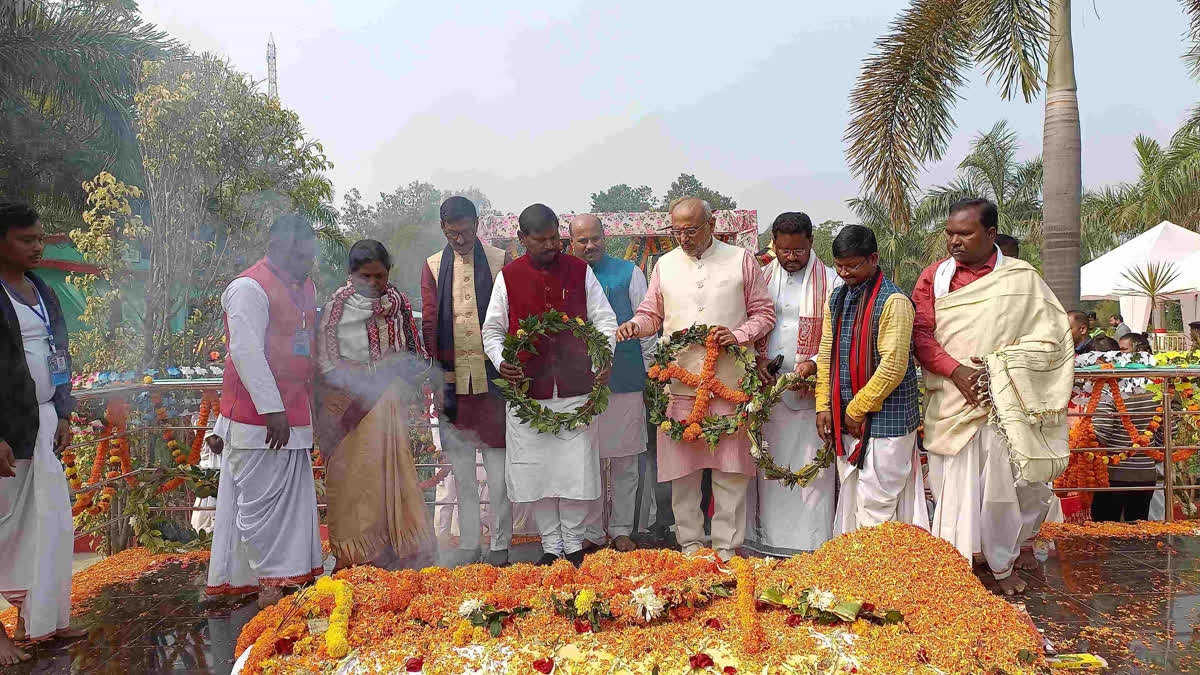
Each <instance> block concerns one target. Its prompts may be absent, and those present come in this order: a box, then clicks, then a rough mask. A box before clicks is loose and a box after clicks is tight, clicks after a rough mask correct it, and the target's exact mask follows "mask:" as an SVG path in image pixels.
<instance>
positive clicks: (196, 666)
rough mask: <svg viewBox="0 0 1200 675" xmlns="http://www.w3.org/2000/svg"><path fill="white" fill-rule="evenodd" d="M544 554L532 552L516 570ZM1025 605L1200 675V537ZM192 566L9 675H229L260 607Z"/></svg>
mask: <svg viewBox="0 0 1200 675" xmlns="http://www.w3.org/2000/svg"><path fill="white" fill-rule="evenodd" d="M539 554H540V550H539V549H538V547H537V545H536V544H525V545H522V546H520V547H518V550H516V551H514V555H513V558H514V560H522V561H532V560H534V559H536V558H537V557H538V555H539ZM1023 576H1024V577H1025V578H1026V579H1027V580H1028V582H1029V590H1028V591H1027V592H1026V593H1025V595H1024V596H1023V598H1022V599H1021V600H1022V601H1023V602H1024V604H1025V607H1026V609H1027V610H1028V612H1029V614H1030V616H1031V617H1032V618H1033V621H1034V623H1035V624H1036V625H1037V626H1038V628H1040V629H1042V630H1043V631H1044V632H1045V634H1046V636H1047V638H1048V639H1049V640H1050V641H1051V642H1052V643H1053V646H1054V648H1055V649H1057V650H1058V652H1059V653H1080V652H1090V653H1093V654H1097V655H1100V656H1103V657H1104V658H1105V659H1107V660H1108V662H1109V664H1110V669H1109V670H1108V672H1110V673H1112V672H1115V673H1200V640H1197V639H1196V637H1195V633H1194V630H1195V627H1196V624H1198V623H1200V538H1195V537H1160V538H1157V539H1147V540H1118V539H1108V540H1087V541H1083V540H1073V541H1060V542H1058V543H1057V544H1056V546H1055V549H1054V550H1053V551H1051V552H1050V553H1049V557H1048V558H1047V559H1046V560H1045V561H1044V562H1043V563H1041V566H1040V567H1039V569H1037V570H1035V571H1033V572H1030V573H1025V574H1023ZM203 584H204V579H203V575H202V574H198V573H197V570H196V568H195V567H193V568H191V569H188V570H183V569H180V568H179V567H178V566H170V567H167V568H165V569H163V570H161V571H159V572H157V573H156V574H154V575H152V576H150V577H146V578H143V579H141V580H139V581H138V582H136V583H134V584H132V585H130V586H124V587H121V588H115V589H110V590H108V591H106V592H105V593H104V594H102V595H101V596H100V597H98V598H97V599H96V600H95V601H94V603H93V604H92V606H91V608H90V609H89V611H88V612H87V613H86V614H85V615H84V616H82V617H81V618H80V624H81V626H82V627H85V628H87V629H89V634H88V636H87V637H86V638H84V639H81V640H76V641H74V642H71V643H65V644H53V643H52V644H48V645H45V646H41V647H39V648H38V649H37V650H36V653H35V660H34V661H33V662H31V663H29V664H25V665H22V666H18V667H13V668H9V669H4V673H5V675H7V674H8V673H10V672H11V673H21V674H23V675H24V674H26V673H87V674H91V673H105V674H108V673H111V674H120V675H140V674H142V673H222V674H223V673H229V672H230V670H231V669H232V666H233V648H234V644H235V642H236V641H237V636H238V633H239V632H240V631H241V628H242V626H243V625H244V624H245V623H246V622H247V621H249V620H250V618H251V617H253V616H254V614H255V613H256V611H257V609H256V607H255V606H254V604H253V603H249V604H247V603H246V602H244V601H242V602H235V601H230V600H221V601H218V602H217V603H216V604H208V603H206V602H205V601H204V586H203Z"/></svg>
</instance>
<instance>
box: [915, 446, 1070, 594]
mask: <svg viewBox="0 0 1200 675" xmlns="http://www.w3.org/2000/svg"><path fill="white" fill-rule="evenodd" d="M929 482H930V486H931V487H932V488H933V497H934V499H935V500H936V501H937V508H936V510H935V511H934V515H933V528H932V530H931V531H932V533H933V535H934V536H936V537H940V538H942V539H945V540H946V541H948V542H950V543H951V544H953V545H954V547H955V548H957V549H958V552H959V553H961V554H962V555H963V557H965V558H966V559H967V560H972V559H973V558H974V554H976V553H981V554H983V557H984V559H985V560H987V564H988V568H990V569H991V571H992V574H993V575H995V577H996V578H997V579H1003V578H1005V577H1007V576H1009V575H1010V574H1012V569H1013V563H1014V562H1016V560H1017V556H1018V555H1020V553H1021V546H1022V545H1023V544H1025V543H1026V542H1028V541H1029V540H1030V539H1032V538H1033V537H1034V536H1035V535H1036V534H1037V530H1038V528H1039V527H1040V526H1041V524H1042V522H1043V521H1044V520H1045V519H1046V515H1047V513H1048V512H1049V510H1050V506H1051V497H1052V494H1053V493H1052V492H1051V491H1050V486H1049V485H1048V484H1046V483H1031V484H1027V485H1024V486H1022V487H1017V485H1016V480H1015V478H1014V477H1013V464H1012V460H1011V457H1010V455H1009V450H1008V444H1007V443H1005V441H1004V438H1003V437H1001V436H1000V434H999V433H998V432H997V431H996V429H995V428H994V427H992V425H990V424H985V425H983V426H981V427H980V428H979V430H978V431H977V432H975V435H974V436H972V437H971V440H970V441H969V442H968V443H967V444H966V445H965V446H963V449H962V450H960V451H959V453H958V454H957V455H937V454H934V453H930V454H929Z"/></svg>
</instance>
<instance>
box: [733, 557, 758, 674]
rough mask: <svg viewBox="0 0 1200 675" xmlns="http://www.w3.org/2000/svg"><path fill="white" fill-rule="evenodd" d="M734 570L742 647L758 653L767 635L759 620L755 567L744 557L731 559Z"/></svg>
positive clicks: (751, 652) (752, 652)
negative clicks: (764, 633)
mask: <svg viewBox="0 0 1200 675" xmlns="http://www.w3.org/2000/svg"><path fill="white" fill-rule="evenodd" d="M730 565H731V566H732V567H733V572H734V574H735V575H736V577H737V591H736V595H735V598H736V601H737V618H738V625H739V626H740V627H741V629H742V649H745V650H746V652H747V653H750V654H757V653H758V652H760V651H762V648H763V643H764V642H765V641H766V636H765V635H763V627H762V623H761V622H760V621H759V620H758V611H757V601H756V600H755V598H756V595H755V592H754V583H755V576H754V568H753V567H752V566H751V564H750V562H749V561H747V560H745V559H743V558H734V559H733V560H732V561H730Z"/></svg>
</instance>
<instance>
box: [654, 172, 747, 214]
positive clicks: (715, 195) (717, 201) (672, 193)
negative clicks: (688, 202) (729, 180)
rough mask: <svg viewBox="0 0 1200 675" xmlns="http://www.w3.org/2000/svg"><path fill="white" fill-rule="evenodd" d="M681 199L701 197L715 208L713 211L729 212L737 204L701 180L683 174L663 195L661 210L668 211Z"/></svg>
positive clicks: (688, 174)
mask: <svg viewBox="0 0 1200 675" xmlns="http://www.w3.org/2000/svg"><path fill="white" fill-rule="evenodd" d="M680 197H699V198H701V199H703V200H705V201H706V202H708V205H709V206H711V207H712V208H713V210H728V209H736V208H737V202H736V201H734V200H733V199H732V198H730V197H726V196H725V195H723V194H721V193H720V192H717V191H716V190H713V189H712V188H709V187H707V186H705V185H704V183H701V182H700V181H699V179H697V178H696V177H695V176H693V175H692V174H690V173H681V174H679V178H676V179H675V181H674V182H673V183H671V187H669V188H667V193H666V194H665V195H663V200H662V202H661V208H660V209H659V210H661V211H666V210H667V209H668V208H669V207H670V205H671V202H673V201H675V200H676V199H679V198H680Z"/></svg>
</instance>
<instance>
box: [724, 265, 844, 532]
mask: <svg viewBox="0 0 1200 675" xmlns="http://www.w3.org/2000/svg"><path fill="white" fill-rule="evenodd" d="M814 267H815V265H811V264H810V265H808V266H806V267H805V268H804V269H803V270H800V271H799V272H795V273H792V274H788V273H787V272H786V271H785V270H784V269H783V268H782V267H780V268H779V269H778V270H777V272H776V274H773V275H772V276H771V278H770V279H769V280H768V281H767V291H768V292H769V293H770V294H771V297H772V298H774V300H775V328H774V329H772V330H771V333H770V335H769V336H768V338H767V350H768V355H767V358H768V359H774V358H775V357H777V356H780V355H782V356H783V367H782V368H781V370H780V372H784V373H789V372H792V371H794V370H795V369H796V366H797V363H796V342H797V339H798V337H799V334H800V321H799V319H800V317H801V316H808V315H809V314H811V313H812V309H811V308H812V306H813V299H812V296H811V293H812V287H813V284H812V283H811V279H810V276H811V274H812V270H813V268H814ZM826 281H827V283H826V288H829V289H832V288H834V287H835V286H836V285H837V284H839V283H840V281H841V279H840V278H839V277H838V276H837V274H836V273H835V272H834V271H833V269H832V268H826ZM813 360H814V361H815V360H816V357H815V356H813ZM815 408H816V406H815V399H814V398H813V396H812V394H811V393H810V394H808V395H807V396H801V395H800V394H799V393H797V392H793V391H788V392H784V394H783V397H782V399H781V400H780V404H779V405H777V406H775V408H774V410H772V411H771V420H770V421H769V422H768V423H767V426H766V427H765V428H764V429H763V439H764V440H765V441H766V442H767V447H768V448H769V449H770V452H771V455H772V456H773V457H774V458H775V461H776V462H778V463H779V464H781V465H790V466H791V467H792V468H793V469H798V468H800V467H802V466H805V465H806V464H809V463H811V462H812V461H813V460H815V459H816V457H817V452H818V450H820V448H821V445H822V441H821V438H820V436H819V435H817V414H816V409H815ZM835 500H836V496H835V489H834V471H833V470H830V469H827V470H825V471H822V472H821V474H820V475H819V476H818V477H817V478H816V479H815V480H813V482H812V483H810V484H809V485H808V487H804V488H799V487H797V488H787V487H784V485H783V484H782V483H780V482H779V481H774V480H767V479H766V478H763V476H762V475H761V473H760V474H759V475H758V476H757V477H756V479H755V480H754V481H752V482H751V485H750V490H749V492H748V493H747V509H746V520H747V528H746V532H747V536H746V547H747V548H749V549H751V550H754V551H757V552H759V553H764V554H767V555H794V554H796V553H799V552H801V551H814V550H816V549H817V548H820V546H821V544H824V543H825V542H826V541H828V540H829V538H830V537H831V536H832V533H833V516H834V508H835Z"/></svg>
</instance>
